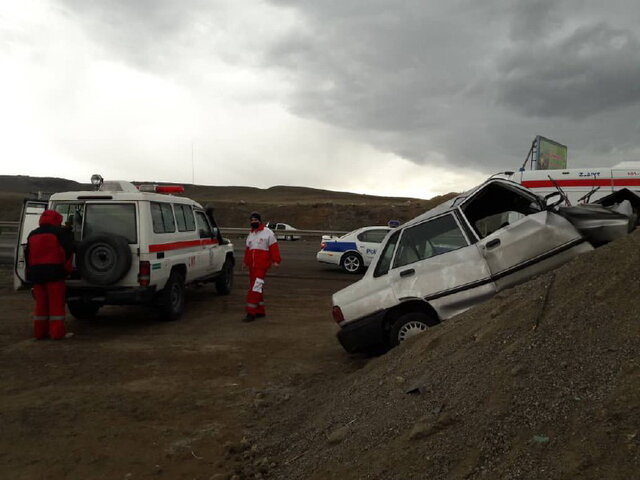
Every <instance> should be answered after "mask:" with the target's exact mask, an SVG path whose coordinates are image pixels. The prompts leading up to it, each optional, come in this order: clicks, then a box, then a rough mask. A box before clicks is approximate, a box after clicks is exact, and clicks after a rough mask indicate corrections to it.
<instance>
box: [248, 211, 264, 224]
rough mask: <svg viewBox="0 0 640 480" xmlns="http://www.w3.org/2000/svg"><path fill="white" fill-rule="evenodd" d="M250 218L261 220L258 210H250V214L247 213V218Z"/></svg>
mask: <svg viewBox="0 0 640 480" xmlns="http://www.w3.org/2000/svg"><path fill="white" fill-rule="evenodd" d="M252 218H255V219H256V220H258V221H259V222H261V221H262V217H261V216H260V214H259V213H258V212H251V215H249V220H251V219H252Z"/></svg>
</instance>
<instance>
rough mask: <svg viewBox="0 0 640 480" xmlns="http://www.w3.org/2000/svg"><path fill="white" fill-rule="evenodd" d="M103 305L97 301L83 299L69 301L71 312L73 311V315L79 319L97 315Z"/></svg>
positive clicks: (68, 305)
mask: <svg viewBox="0 0 640 480" xmlns="http://www.w3.org/2000/svg"><path fill="white" fill-rule="evenodd" d="M101 306H102V305H100V304H99V303H97V302H85V301H82V300H74V301H70V302H67V307H69V313H71V315H73V316H74V317H75V318H77V319H78V320H88V319H90V318H93V317H95V316H96V314H97V313H98V310H100V307H101Z"/></svg>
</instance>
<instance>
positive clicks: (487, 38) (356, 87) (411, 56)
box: [266, 0, 640, 170]
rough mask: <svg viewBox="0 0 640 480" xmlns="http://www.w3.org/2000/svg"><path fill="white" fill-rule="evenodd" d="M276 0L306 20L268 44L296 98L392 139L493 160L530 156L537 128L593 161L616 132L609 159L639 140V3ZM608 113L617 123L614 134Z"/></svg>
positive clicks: (386, 142)
mask: <svg viewBox="0 0 640 480" xmlns="http://www.w3.org/2000/svg"><path fill="white" fill-rule="evenodd" d="M272 3H274V4H277V5H283V6H287V7H288V8H293V9H296V10H297V11H298V12H299V13H300V15H301V18H303V20H304V25H303V26H301V27H300V29H299V30H298V31H297V32H295V34H292V35H290V36H288V37H287V38H284V39H282V40H281V42H280V43H279V44H278V45H276V46H275V47H273V48H272V49H271V50H270V51H269V52H268V56H267V57H266V58H267V62H268V64H269V65H271V66H275V67H276V68H282V69H284V70H285V71H286V72H287V74H288V75H289V78H290V80H291V81H292V83H293V85H294V87H295V88H294V93H293V94H292V96H291V99H290V100H291V108H292V109H293V110H294V111H295V112H296V113H298V114H300V115H303V116H308V117H312V118H317V119H321V120H323V121H325V122H328V123H332V124H334V125H338V126H342V127H347V128H350V129H352V130H354V131H358V132H361V133H362V135H363V136H364V137H365V138H366V139H367V140H368V141H370V142H371V143H373V144H375V145H377V146H378V147H379V148H381V149H387V150H390V151H393V152H395V153H397V154H399V155H401V156H404V157H405V158H408V159H410V160H413V161H415V162H417V163H423V162H432V161H433V155H431V156H430V155H428V152H437V153H439V154H440V156H441V157H442V158H444V162H446V163H448V164H452V165H455V164H457V165H464V166H475V167H477V168H480V169H487V170H495V169H497V168H499V167H500V166H502V165H505V163H508V162H515V160H514V157H515V155H514V153H515V154H516V155H522V157H524V155H525V154H526V151H527V150H528V146H529V143H530V141H531V139H532V138H533V137H534V136H535V135H536V134H544V135H548V136H551V137H552V138H554V137H559V140H560V141H563V142H565V143H568V144H570V145H571V150H572V151H573V152H576V153H578V154H581V158H582V160H583V161H585V162H589V161H591V159H592V158H593V159H594V160H593V161H595V162H597V161H603V160H602V159H600V160H596V159H595V157H597V156H598V155H597V152H598V151H607V150H608V151H610V152H611V151H612V149H613V150H616V147H612V145H618V146H620V145H621V144H622V145H624V147H622V148H621V149H618V150H617V153H618V154H619V156H618V157H617V158H615V159H605V160H604V161H608V162H610V163H611V162H615V161H619V160H621V159H624V158H620V156H624V155H625V154H635V152H636V150H637V140H636V138H637V135H636V134H635V133H634V132H635V129H636V126H635V125H636V122H632V123H631V124H629V123H626V119H628V118H629V109H630V107H633V106H634V105H636V104H637V102H638V100H639V99H640V48H638V46H639V45H638V38H637V36H636V34H635V30H634V29H635V25H637V17H638V10H639V8H638V7H639V6H638V5H637V4H635V3H634V2H623V4H616V6H615V7H614V6H612V5H609V4H608V5H606V6H600V4H599V3H598V2H591V1H588V0H587V1H577V0H576V1H573V0H569V1H560V2H558V1H555V0H533V1H530V0H527V1H525V0H522V1H519V2H513V1H502V0H490V1H487V2H473V1H463V0H457V1H450V2H437V3H436V4H434V2H423V1H404V2H391V1H373V2H371V1H364V0H362V1H356V0H352V1H348V0H342V1H338V0H335V1H320V2H319V1H311V0H306V1H300V0H295V1H294V0H272ZM604 18H606V20H603V19H604ZM610 112H617V116H610V115H607V114H608V113H610ZM599 116H603V118H604V116H606V118H608V119H609V120H610V121H611V122H612V123H611V124H610V125H609V126H608V128H611V130H612V132H611V135H610V139H609V140H604V139H602V138H601V134H602V130H603V125H602V122H601V121H598V117H599ZM594 117H595V118H594ZM567 118H569V119H571V120H572V121H573V122H575V123H574V124H572V125H567V122H566V119H567ZM618 119H619V120H618ZM623 119H625V120H623ZM605 130H606V129H605ZM629 138H633V140H631V141H627V140H628V139H629ZM596 143H597V145H596ZM586 147H589V148H592V149H593V150H592V151H591V153H587V154H582V152H581V150H582V149H583V148H586ZM592 163H593V162H592Z"/></svg>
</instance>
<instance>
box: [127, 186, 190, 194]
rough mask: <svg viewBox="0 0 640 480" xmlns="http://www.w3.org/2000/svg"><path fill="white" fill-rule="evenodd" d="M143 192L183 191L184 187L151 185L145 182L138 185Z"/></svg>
mask: <svg viewBox="0 0 640 480" xmlns="http://www.w3.org/2000/svg"><path fill="white" fill-rule="evenodd" d="M138 190H140V191H141V192H153V193H182V192H184V187H183V186H182V185H149V184H143V185H140V186H139V187H138Z"/></svg>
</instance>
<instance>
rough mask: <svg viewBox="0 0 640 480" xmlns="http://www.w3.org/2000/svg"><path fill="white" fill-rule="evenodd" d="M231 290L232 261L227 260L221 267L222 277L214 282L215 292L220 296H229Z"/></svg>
mask: <svg viewBox="0 0 640 480" xmlns="http://www.w3.org/2000/svg"><path fill="white" fill-rule="evenodd" d="M232 288H233V260H231V259H230V258H227V259H226V260H225V261H224V265H222V275H220V277H219V278H218V279H217V280H216V291H217V292H218V293H219V294H220V295H229V294H230V293H231V289H232Z"/></svg>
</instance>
